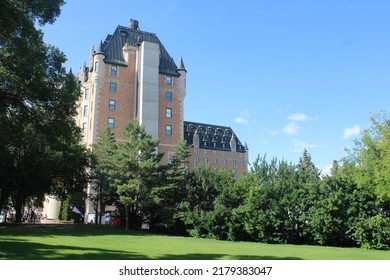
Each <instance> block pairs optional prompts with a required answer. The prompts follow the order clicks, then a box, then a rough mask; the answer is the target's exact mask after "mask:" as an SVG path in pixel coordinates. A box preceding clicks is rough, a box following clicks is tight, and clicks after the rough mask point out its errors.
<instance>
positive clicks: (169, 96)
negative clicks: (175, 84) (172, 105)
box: [165, 91, 172, 102]
mask: <svg viewBox="0 0 390 280" xmlns="http://www.w3.org/2000/svg"><path fill="white" fill-rule="evenodd" d="M165 101H167V102H172V92H170V91H167V92H166V93H165Z"/></svg>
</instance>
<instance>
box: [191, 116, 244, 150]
mask: <svg viewBox="0 0 390 280" xmlns="http://www.w3.org/2000/svg"><path fill="white" fill-rule="evenodd" d="M196 134H197V135H198V136H199V147H200V148H203V149H214V150H226V151H229V150H232V147H231V145H230V144H231V141H232V140H233V142H235V143H236V147H235V150H236V151H237V152H240V153H245V152H247V150H246V145H243V144H242V143H241V141H240V140H239V139H238V137H237V136H236V134H235V133H234V131H233V129H232V128H230V127H227V126H220V125H212V124H205V123H197V122H189V121H184V140H185V141H186V143H187V144H189V145H192V144H194V143H193V140H194V136H195V135H196Z"/></svg>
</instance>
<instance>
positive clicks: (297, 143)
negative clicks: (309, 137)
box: [293, 139, 318, 153]
mask: <svg viewBox="0 0 390 280" xmlns="http://www.w3.org/2000/svg"><path fill="white" fill-rule="evenodd" d="M293 145H294V152H296V153H302V152H303V151H304V150H309V149H313V148H317V147H318V145H314V144H308V143H305V142H303V141H301V140H298V139H293Z"/></svg>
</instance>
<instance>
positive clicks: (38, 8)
mask: <svg viewBox="0 0 390 280" xmlns="http://www.w3.org/2000/svg"><path fill="white" fill-rule="evenodd" d="M63 4H64V1H60V0H55V1H38V0H35V1H22V0H20V1H11V0H5V1H1V3H0V160H1V161H0V181H2V182H3V183H2V184H1V186H0V199H1V200H0V205H1V206H3V204H4V203H5V202H6V201H7V200H8V198H9V197H11V198H12V202H13V206H14V207H15V210H16V219H17V220H20V218H21V210H22V206H23V204H24V203H25V201H27V200H28V199H29V198H34V197H35V198H42V197H43V195H44V194H45V193H53V194H58V195H60V196H66V195H67V194H69V193H71V192H73V191H79V190H80V189H82V188H83V186H84V184H85V182H86V173H85V169H84V167H85V166H87V165H88V158H87V153H86V151H85V149H84V148H83V146H82V145H81V144H80V140H81V134H80V130H79V129H78V128H77V126H76V125H75V123H74V120H73V118H72V116H74V115H75V114H76V105H75V104H76V100H77V99H78V97H79V94H80V91H79V88H78V86H77V83H76V80H75V77H74V76H73V74H72V73H71V72H69V73H66V72H65V69H64V68H63V67H62V64H63V63H64V62H65V56H64V54H63V53H61V52H60V51H59V50H58V49H57V48H54V47H51V46H48V45H46V44H44V42H43V39H42V37H43V35H42V32H41V31H40V30H37V29H36V28H35V23H36V22H37V23H39V24H46V23H52V22H54V20H55V19H56V17H57V16H58V15H59V13H60V8H61V6H62V5H63Z"/></svg>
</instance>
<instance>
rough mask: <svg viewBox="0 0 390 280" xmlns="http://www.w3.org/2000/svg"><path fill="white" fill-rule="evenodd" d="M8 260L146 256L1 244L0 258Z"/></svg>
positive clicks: (39, 245) (95, 249)
mask: <svg viewBox="0 0 390 280" xmlns="http://www.w3.org/2000/svg"><path fill="white" fill-rule="evenodd" d="M2 255H3V256H4V259H8V260H146V259H148V258H147V257H146V256H144V255H141V254H138V253H133V252H125V251H115V250H105V249H101V248H83V247H76V246H66V245H60V246H59V245H47V244H42V243H34V242H23V241H7V242H1V249H0V259H2V257H1V256H2Z"/></svg>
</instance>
